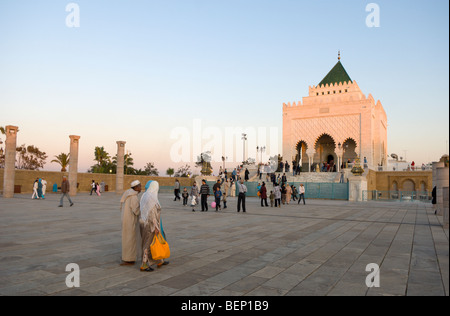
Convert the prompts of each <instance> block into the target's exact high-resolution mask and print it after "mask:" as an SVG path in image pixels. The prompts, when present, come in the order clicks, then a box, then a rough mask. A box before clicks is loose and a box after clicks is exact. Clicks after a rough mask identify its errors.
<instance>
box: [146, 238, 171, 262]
mask: <svg viewBox="0 0 450 316" xmlns="http://www.w3.org/2000/svg"><path fill="white" fill-rule="evenodd" d="M150 252H151V253H152V258H153V260H161V259H166V258H169V257H170V248H169V244H168V243H167V241H166V240H165V239H164V237H163V236H162V235H161V233H158V234H157V235H155V237H153V241H152V244H151V245H150Z"/></svg>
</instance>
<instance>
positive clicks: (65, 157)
mask: <svg viewBox="0 0 450 316" xmlns="http://www.w3.org/2000/svg"><path fill="white" fill-rule="evenodd" d="M69 156H70V154H65V153H60V154H59V155H58V156H55V158H56V159H53V160H52V161H51V162H56V163H58V164H60V165H61V172H66V171H67V169H66V167H67V166H68V165H69Z"/></svg>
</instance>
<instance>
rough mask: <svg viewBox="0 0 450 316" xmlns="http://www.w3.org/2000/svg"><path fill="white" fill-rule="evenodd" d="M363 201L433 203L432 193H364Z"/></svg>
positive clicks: (375, 191) (373, 191)
mask: <svg viewBox="0 0 450 316" xmlns="http://www.w3.org/2000/svg"><path fill="white" fill-rule="evenodd" d="M362 193H363V194H362V195H363V196H362V198H363V201H399V202H414V201H420V202H425V203H430V202H431V193H430V192H427V191H377V190H372V191H366V190H365V191H363V192H362Z"/></svg>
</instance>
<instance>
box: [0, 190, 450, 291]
mask: <svg viewBox="0 0 450 316" xmlns="http://www.w3.org/2000/svg"><path fill="white" fill-rule="evenodd" d="M59 198H60V196H59V195H58V194H48V195H47V198H46V199H45V200H31V198H30V196H29V195H24V194H16V195H15V197H14V198H13V199H4V198H2V197H0V295H37V296H44V295H65V296H66V295H67V296H79V295H82V296H88V295H114V296H123V295H130V296H139V295H152V296H204V295H206V296H298V295H316V296H324V295H331V296H335V295H339V296H341V295H351V296H366V295H370V296H373V295H377V296H378V295H380V296H381V295H396V296H405V295H420V296H422V295H423V296H425V295H437V296H448V294H449V271H448V270H449V238H448V236H449V233H448V229H444V228H443V227H442V225H441V221H442V220H441V218H439V217H437V216H436V215H434V212H433V211H432V210H431V205H427V204H422V203H414V202H408V203H400V202H366V203H356V202H348V201H328V200H308V201H307V204H306V205H298V204H296V203H291V204H290V205H283V206H282V207H281V208H271V207H264V208H262V207H261V206H260V204H259V200H258V199H257V198H248V199H247V213H237V212H236V202H237V201H236V198H228V203H227V204H228V209H226V210H221V211H219V212H215V211H214V209H212V208H210V210H209V211H208V212H205V213H202V212H200V211H198V210H197V212H192V209H191V208H190V207H185V206H182V205H181V203H180V202H179V201H177V202H174V201H173V196H172V195H170V194H160V201H161V204H162V206H163V210H162V212H163V213H162V216H163V223H164V229H165V231H166V233H167V237H168V241H169V244H170V247H171V253H172V257H171V258H170V264H169V265H168V266H164V267H162V268H160V269H156V271H154V272H151V273H143V272H140V271H139V263H138V264H137V265H136V266H133V267H121V266H119V262H120V255H121V223H120V211H119V199H120V197H119V196H117V195H116V194H114V193H105V194H103V195H102V196H100V197H98V196H90V195H89V194H86V193H85V194H83V193H81V194H78V195H77V196H76V197H74V198H73V201H74V203H75V204H74V206H73V207H69V206H68V205H67V204H66V205H65V206H64V207H63V208H59V207H57V206H58V203H59ZM210 200H211V201H210V202H212V199H210ZM69 263H76V264H78V265H79V267H80V269H81V270H80V281H81V284H80V287H79V288H68V287H67V286H66V283H65V280H66V277H67V276H68V274H69V272H66V271H65V269H66V265H67V264H69ZM369 263H376V264H378V265H379V267H380V287H371V288H368V287H367V286H366V282H365V281H366V277H367V276H368V274H369V273H370V272H366V266H367V265H368V264H369Z"/></svg>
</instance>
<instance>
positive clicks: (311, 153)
mask: <svg viewBox="0 0 450 316" xmlns="http://www.w3.org/2000/svg"><path fill="white" fill-rule="evenodd" d="M315 153H316V151H315V150H314V149H308V150H307V151H306V155H307V156H308V172H311V165H312V163H313V162H314V154H315Z"/></svg>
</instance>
